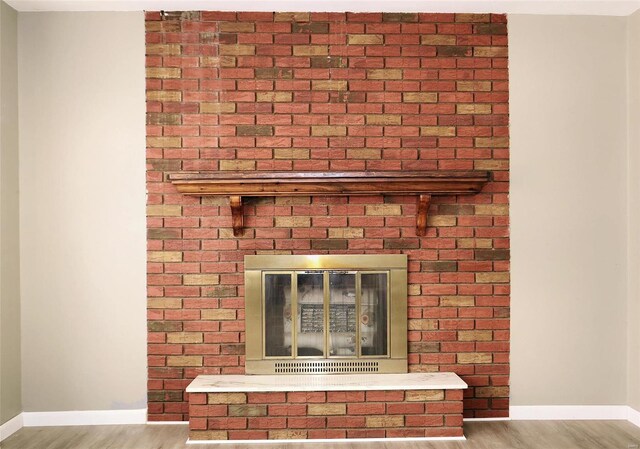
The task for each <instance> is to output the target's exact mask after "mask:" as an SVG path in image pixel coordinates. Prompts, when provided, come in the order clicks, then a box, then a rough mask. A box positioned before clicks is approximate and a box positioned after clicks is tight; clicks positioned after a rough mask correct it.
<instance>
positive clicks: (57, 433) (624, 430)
mask: <svg viewBox="0 0 640 449" xmlns="http://www.w3.org/2000/svg"><path fill="white" fill-rule="evenodd" d="M464 427H465V434H466V436H467V441H452V442H406V443H404V442H387V443H384V442H381V443H377V442H376V443H373V442H371V443H369V442H363V443H312V444H299V443H298V444H296V443H282V442H279V443H273V444H260V445H256V446H254V447H257V448H266V449H269V448H271V449H275V448H282V449H301V448H302V449H316V448H321V449H328V448H339V449H370V448H371V449H417V448H420V449H640V428H638V427H636V426H634V425H632V424H630V423H628V422H626V421H492V422H468V423H465V425H464ZM186 439H187V427H186V426H183V425H129V426H81V427H31V428H24V429H21V430H20V431H18V432H17V433H15V434H14V435H12V436H11V437H9V438H8V439H6V440H5V441H3V442H2V443H0V447H2V449H186V448H189V449H196V448H199V449H202V448H223V449H240V448H247V447H248V445H246V444H243V445H239V444H238V445H236V444H225V445H218V444H215V445H214V444H212V445H188V446H187V445H186V444H185V441H186Z"/></svg>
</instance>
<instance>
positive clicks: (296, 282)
mask: <svg viewBox="0 0 640 449" xmlns="http://www.w3.org/2000/svg"><path fill="white" fill-rule="evenodd" d="M388 282H389V277H388V273H387V272H378V273H374V272H361V271H329V270H325V271H306V272H299V271H292V272H289V273H282V272H278V273H273V272H272V273H265V275H264V304H263V307H264V321H263V329H264V356H265V357H266V358H293V359H306V358H310V359H318V358H354V357H356V358H360V357H362V358H366V357H369V356H375V357H378V358H379V357H386V356H388V355H389V347H388V341H389V336H388V319H389V310H388V303H389V299H388V291H389V288H388Z"/></svg>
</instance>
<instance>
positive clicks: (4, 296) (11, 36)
mask: <svg viewBox="0 0 640 449" xmlns="http://www.w3.org/2000/svg"><path fill="white" fill-rule="evenodd" d="M17 60H18V14H17V13H16V11H15V10H13V9H12V8H11V7H10V6H8V5H7V4H5V3H4V2H1V1H0V117H1V121H0V424H4V423H5V422H7V421H9V420H10V419H11V418H13V417H15V416H16V415H18V414H19V413H20V412H22V402H21V394H20V389H21V386H20V385H21V373H20V249H19V244H18V243H19V207H18V70H17Z"/></svg>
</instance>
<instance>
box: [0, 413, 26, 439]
mask: <svg viewBox="0 0 640 449" xmlns="http://www.w3.org/2000/svg"><path fill="white" fill-rule="evenodd" d="M23 426H24V423H23V420H22V413H20V414H19V415H17V416H14V417H13V418H11V419H10V420H9V421H7V422H6V423H4V424H3V425H1V426H0V441H2V440H6V439H7V438H9V437H10V436H11V435H13V434H14V433H16V432H17V431H18V430H20V429H22V427H23Z"/></svg>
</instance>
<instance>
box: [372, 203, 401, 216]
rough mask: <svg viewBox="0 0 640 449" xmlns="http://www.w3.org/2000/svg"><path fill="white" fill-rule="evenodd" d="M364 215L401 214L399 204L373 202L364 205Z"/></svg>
mask: <svg viewBox="0 0 640 449" xmlns="http://www.w3.org/2000/svg"><path fill="white" fill-rule="evenodd" d="M365 215H385V216H391V215H402V208H401V207H400V205H399V204H373V205H367V206H365Z"/></svg>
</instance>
